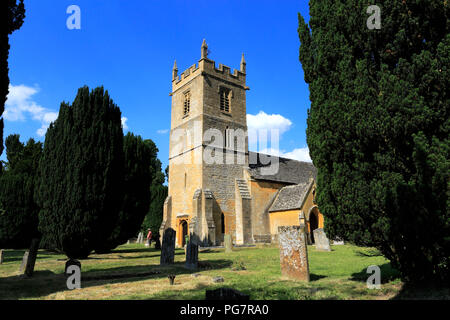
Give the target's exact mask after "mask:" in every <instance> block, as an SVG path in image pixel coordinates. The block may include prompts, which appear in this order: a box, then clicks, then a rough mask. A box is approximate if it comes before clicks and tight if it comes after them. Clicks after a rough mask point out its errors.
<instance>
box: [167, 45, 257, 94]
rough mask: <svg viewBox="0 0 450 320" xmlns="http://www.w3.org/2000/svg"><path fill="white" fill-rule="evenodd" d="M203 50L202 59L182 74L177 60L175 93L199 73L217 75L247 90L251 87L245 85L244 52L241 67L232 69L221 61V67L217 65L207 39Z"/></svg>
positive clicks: (206, 75)
mask: <svg viewBox="0 0 450 320" xmlns="http://www.w3.org/2000/svg"><path fill="white" fill-rule="evenodd" d="M201 50H202V51H201V59H200V60H199V62H198V64H193V65H192V66H190V67H189V68H188V69H186V70H184V71H183V72H182V73H180V74H178V68H177V66H176V62H175V64H174V69H173V72H172V93H174V92H175V91H176V90H178V89H179V88H181V87H183V86H184V85H185V84H186V83H188V82H190V81H192V80H193V79H194V78H196V77H197V76H199V75H202V76H205V77H208V76H210V77H215V78H217V79H220V80H223V81H225V82H228V83H229V84H230V85H236V86H239V87H242V88H244V89H246V90H248V89H249V88H248V87H247V86H246V85H245V81H246V62H245V59H244V54H242V58H241V63H240V69H239V70H238V69H232V68H230V67H228V66H226V65H223V64H221V63H220V64H219V67H216V62H215V61H214V60H210V59H209V58H208V46H207V44H206V41H205V40H203V43H202V49H201Z"/></svg>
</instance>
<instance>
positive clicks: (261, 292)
mask: <svg viewBox="0 0 450 320" xmlns="http://www.w3.org/2000/svg"><path fill="white" fill-rule="evenodd" d="M4 255H5V260H4V263H3V264H2V265H0V288H1V290H0V299H83V300H84V299H164V300H166V299H167V300H172V299H204V297H205V290H206V289H214V288H218V287H224V286H226V287H231V288H235V289H237V290H240V291H242V292H244V293H246V294H249V295H250V298H251V299H255V300H257V299H391V298H402V297H403V296H404V292H403V291H402V282H401V281H400V279H399V278H398V272H397V271H396V270H394V269H393V268H391V267H390V264H389V262H388V261H387V260H386V259H385V258H384V257H383V256H381V255H380V254H379V253H378V252H376V250H374V249H371V248H360V247H356V246H351V245H344V246H333V251H331V252H318V251H315V248H314V247H308V255H309V265H310V278H311V281H310V282H309V283H304V282H298V281H293V280H290V279H286V278H283V277H282V276H281V270H280V263H279V262H280V261H279V251H278V248H277V247H274V246H260V247H257V248H238V249H237V248H235V250H234V251H233V252H232V253H230V254H226V253H225V252H224V250H223V249H212V250H207V251H204V252H200V253H199V260H200V261H202V262H205V263H206V265H207V266H209V268H205V269H199V270H196V271H190V270H186V269H185V268H184V267H183V266H184V259H185V258H184V251H183V250H181V249H177V250H176V255H175V264H174V265H173V266H168V267H161V266H159V251H156V250H154V249H148V248H145V247H144V246H143V245H136V244H132V245H124V246H121V247H119V248H117V249H116V250H114V251H113V252H112V253H111V254H104V255H91V256H90V257H89V259H85V260H81V264H82V283H81V286H82V289H80V290H68V289H67V287H66V277H65V275H64V274H63V272H64V266H65V257H64V256H63V255H58V254H54V253H50V252H46V251H42V250H41V251H39V255H38V261H37V262H36V267H35V274H34V276H33V277H32V278H31V279H27V278H24V277H22V276H20V275H19V273H18V270H19V267H20V263H21V260H22V255H23V251H20V250H6V251H5V253H4ZM370 265H378V266H380V268H381V275H382V287H381V289H380V290H376V289H375V290H370V289H367V287H366V279H367V277H368V276H369V275H368V274H367V273H366V270H367V267H368V266H370ZM152 271H155V272H159V273H158V274H153V275H148V274H147V275H144V276H136V275H138V274H142V273H144V272H147V273H148V272H152ZM170 273H173V274H176V279H175V284H174V285H173V286H170V285H169V280H168V278H167V275H168V274H170ZM193 273H198V274H200V276H198V277H193V276H191V274H193ZM83 276H84V277H87V278H89V279H90V280H87V281H83ZM105 276H108V277H109V278H113V279H108V280H105V279H103V280H101V277H105ZM114 276H118V277H117V278H114ZM215 276H222V277H224V279H225V281H224V283H218V284H216V283H213V282H212V278H213V277H215ZM96 277H98V278H97V280H96ZM408 294H409V296H408V297H418V298H426V297H428V296H432V297H434V298H441V297H442V296H444V297H448V296H449V293H448V291H447V292H438V294H437V295H436V293H431V292H430V291H426V292H422V293H420V294H421V295H420V294H419V295H417V294H415V293H412V295H411V292H410V291H408Z"/></svg>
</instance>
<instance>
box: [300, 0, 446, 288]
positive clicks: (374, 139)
mask: <svg viewBox="0 0 450 320" xmlns="http://www.w3.org/2000/svg"><path fill="white" fill-rule="evenodd" d="M375 2H376V3H374V4H377V5H378V6H379V7H380V8H381V29H379V30H377V29H374V30H370V29H369V28H368V27H367V23H366V22H367V19H368V18H369V14H367V13H366V10H367V7H368V5H369V4H368V2H367V1H362V0H359V1H355V0H340V1H323V0H310V21H309V23H308V24H306V23H305V20H304V19H303V17H302V16H301V15H299V29H298V32H299V37H300V42H301V46H300V61H301V63H302V66H303V70H304V78H305V81H306V82H307V83H308V84H309V89H310V99H311V109H310V110H309V114H308V128H307V142H308V146H309V148H310V153H311V158H312V160H313V163H314V165H315V166H316V167H317V169H318V181H317V183H318V187H317V202H318V204H319V207H320V208H321V212H323V213H324V215H325V231H326V232H327V234H328V235H329V236H330V237H332V238H333V237H336V236H340V237H343V238H344V239H346V240H349V241H352V242H354V243H356V244H359V245H371V246H376V247H377V248H379V249H380V251H381V252H382V253H383V254H384V255H385V256H386V257H387V258H388V259H389V260H390V261H391V263H392V264H393V266H394V267H396V268H397V269H399V270H400V271H401V273H402V275H403V277H404V279H405V280H407V281H414V282H417V281H421V280H426V279H434V280H441V281H444V280H447V281H448V279H449V277H450V272H449V271H450V270H449V269H450V212H449V193H450V190H449V183H450V179H449V172H450V170H449V169H450V160H449V152H450V143H449V129H450V122H449V108H450V101H449V90H448V88H449V87H450V83H449V80H450V34H449V26H450V25H449V17H450V16H449V13H450V11H449V10H450V6H449V4H448V3H447V2H446V1H441V0H417V1H387V0H386V1H375Z"/></svg>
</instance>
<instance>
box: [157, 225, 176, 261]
mask: <svg viewBox="0 0 450 320" xmlns="http://www.w3.org/2000/svg"><path fill="white" fill-rule="evenodd" d="M175 235H176V232H175V230H173V229H172V228H168V229H166V230H164V235H163V241H162V246H161V260H160V264H161V265H166V264H173V261H174V256H175Z"/></svg>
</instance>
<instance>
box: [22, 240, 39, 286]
mask: <svg viewBox="0 0 450 320" xmlns="http://www.w3.org/2000/svg"><path fill="white" fill-rule="evenodd" d="M40 242H41V240H40V239H33V240H31V245H30V249H29V250H27V251H25V254H24V255H23V259H22V264H21V265H20V271H19V272H20V273H21V274H24V275H26V276H27V277H31V276H33V271H34V265H35V263H36V257H37V252H38V250H39V243H40Z"/></svg>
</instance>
